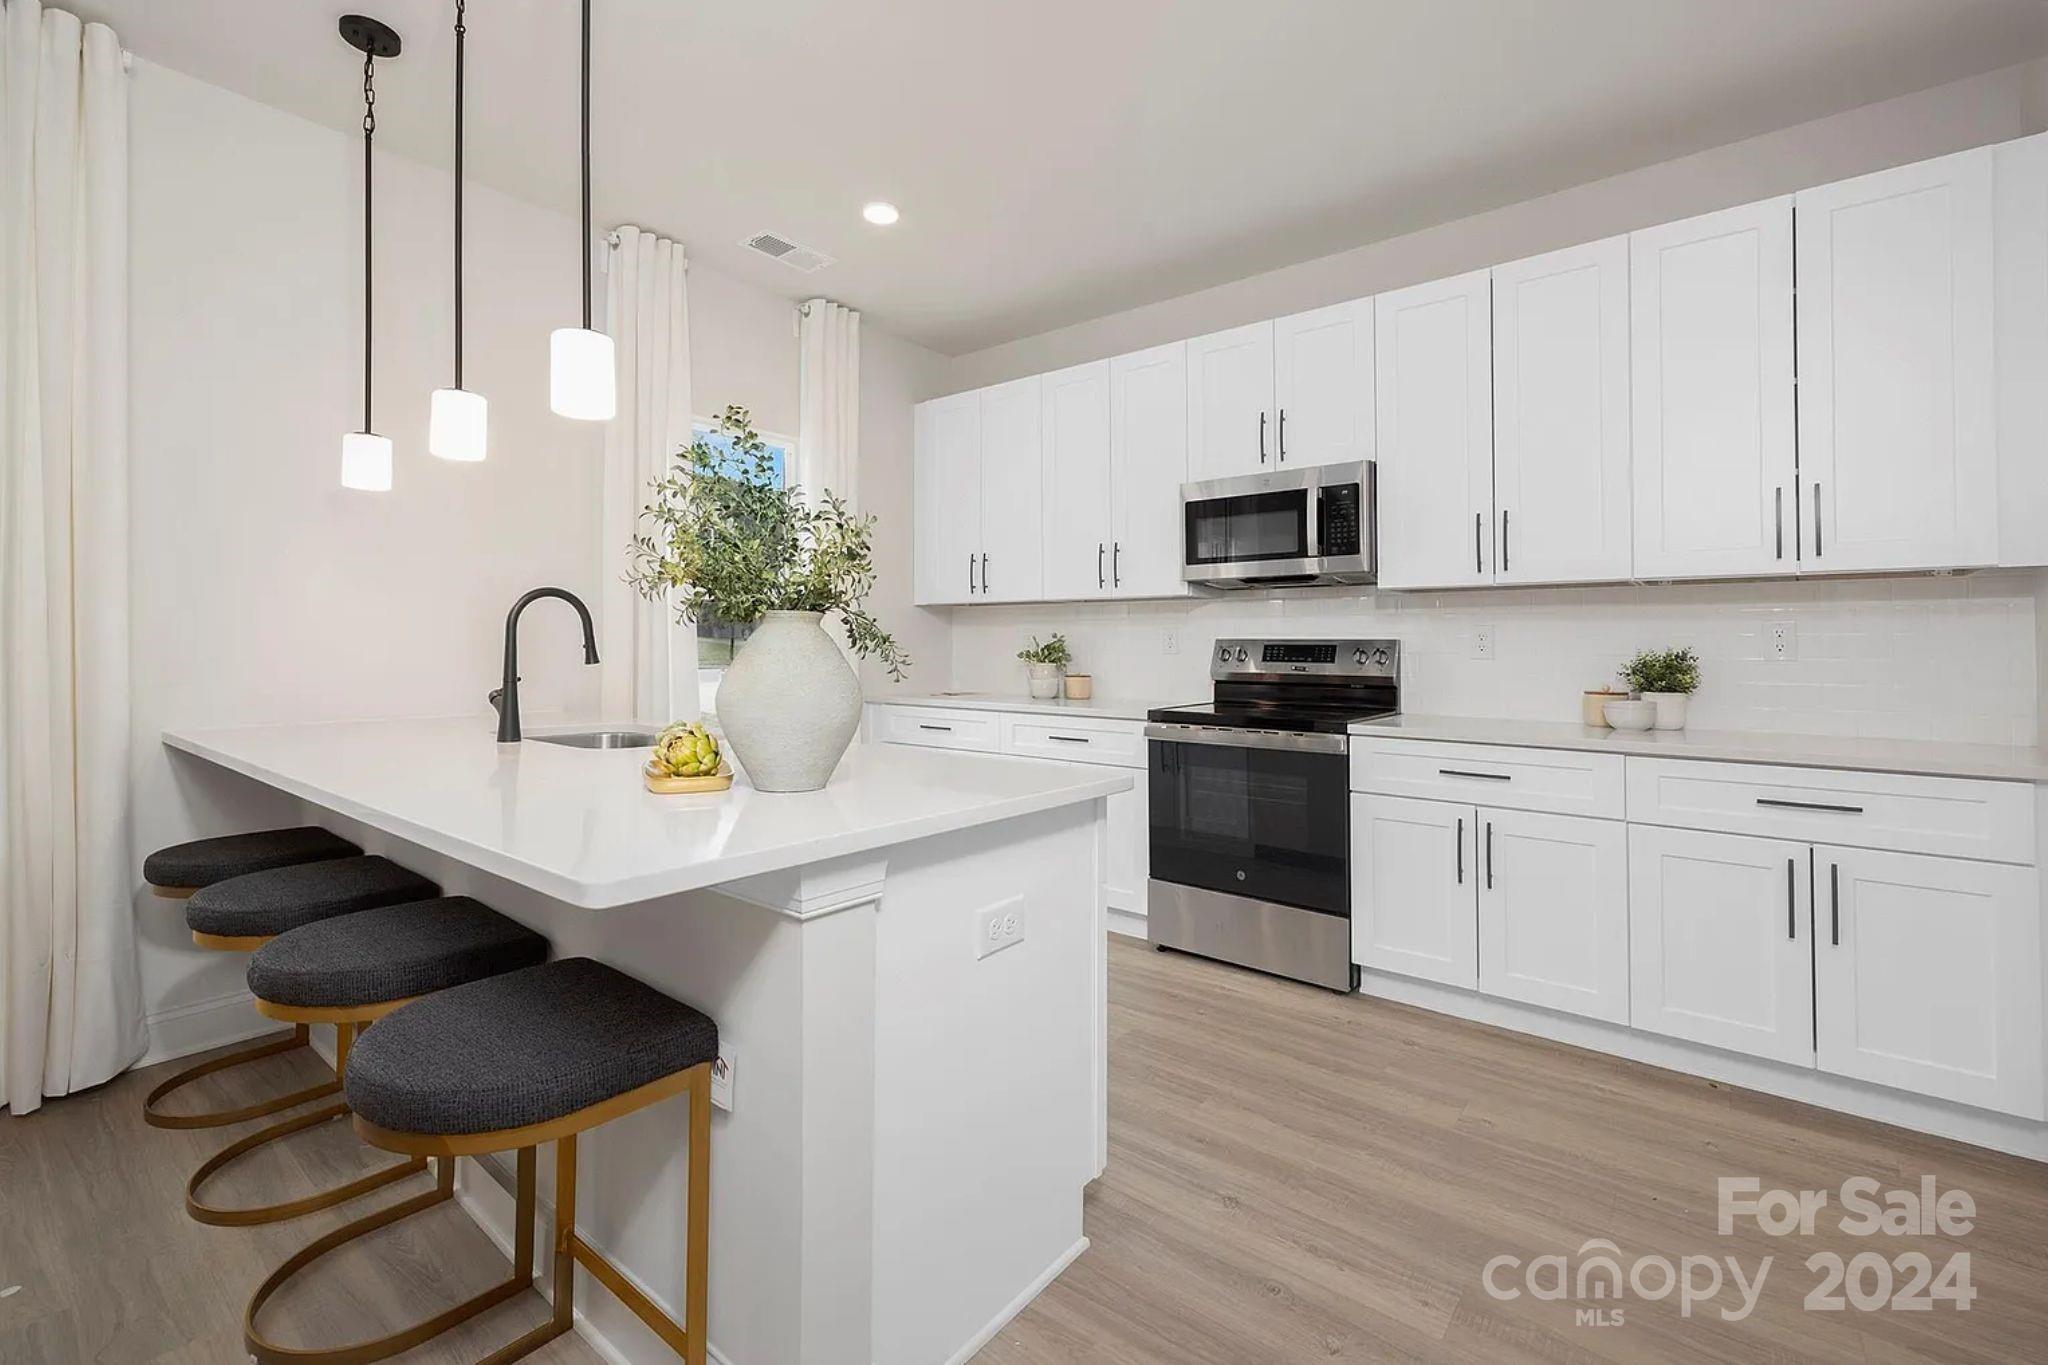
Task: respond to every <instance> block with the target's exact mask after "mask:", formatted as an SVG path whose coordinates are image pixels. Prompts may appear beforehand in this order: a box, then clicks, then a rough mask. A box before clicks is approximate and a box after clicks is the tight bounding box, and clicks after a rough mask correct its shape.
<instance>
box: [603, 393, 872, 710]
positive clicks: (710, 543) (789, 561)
mask: <svg viewBox="0 0 2048 1365" xmlns="http://www.w3.org/2000/svg"><path fill="white" fill-rule="evenodd" d="M718 429H719V432H720V433H721V434H722V435H723V436H724V437H725V438H726V439H727V440H729V441H730V442H731V445H732V451H731V453H730V454H727V453H725V452H722V451H719V450H717V449H715V448H714V447H713V446H712V445H711V444H710V443H709V442H708V441H704V440H698V441H696V442H695V443H693V444H692V445H691V446H690V447H689V448H688V449H686V450H684V451H682V452H680V453H679V454H678V455H677V456H676V462H675V465H674V467H673V468H672V469H671V470H670V472H669V473H668V474H667V475H666V476H665V477H663V478H660V479H657V480H655V481H654V484H653V488H652V491H653V495H654V499H653V501H652V502H650V503H648V504H647V506H646V507H645V508H643V509H642V510H641V513H640V520H641V525H642V527H643V530H642V532H641V534H639V535H636V536H634V538H633V545H632V549H631V550H630V551H629V552H628V554H629V563H628V567H627V570H626V581H627V582H629V583H631V584H632V585H633V586H634V588H635V589H637V590H638V591H639V593H640V594H641V596H643V597H646V598H648V599H649V600H651V601H659V600H660V599H661V598H662V597H663V596H664V595H666V596H667V597H668V598H669V600H671V601H672V602H674V603H675V607H676V614H677V616H678V617H679V618H680V619H682V620H686V621H691V622H694V621H696V620H697V619H698V618H699V617H700V616H705V615H708V616H711V617H713V618H715V619H717V620H720V621H725V622H728V623H730V624H733V625H742V626H744V625H751V624H752V623H754V622H755V621H758V620H760V619H761V617H762V615H763V614H764V613H766V612H771V611H815V612H838V613H839V618H840V620H841V621H843V622H844V623H845V626H846V642H847V644H848V645H849V646H851V647H852V649H853V652H854V653H855V654H858V655H860V656H861V657H862V658H875V659H879V660H880V661H881V663H882V665H883V667H885V668H887V669H888V670H889V676H890V677H892V678H897V679H901V678H902V677H903V674H904V670H905V669H907V668H909V666H910V656H909V655H908V654H907V653H905V652H904V650H903V647H902V646H901V645H899V644H897V643H896V640H895V638H894V637H893V636H891V635H890V634H889V632H888V631H886V630H884V629H882V626H881V623H880V622H878V621H876V620H875V618H874V617H872V616H870V615H869V614H868V612H867V609H866V607H865V606H864V605H863V604H864V603H865V602H866V601H867V597H868V594H869V593H870V592H872V591H873V590H874V586H875V561H874V545H873V538H874V529H875V519H874V518H873V517H871V516H868V517H862V516H856V515H854V513H853V511H852V510H851V509H850V508H848V507H847V505H846V503H845V501H844V500H842V499H841V498H840V497H839V495H838V494H836V493H827V494H825V496H824V497H823V498H822V499H820V500H818V501H816V502H813V501H811V500H809V499H807V498H805V497H804V496H803V492H802V490H801V489H797V488H778V487H776V486H775V462H774V457H773V456H771V455H770V454H769V453H768V447H767V444H766V443H765V442H763V441H762V440H761V437H760V434H759V433H758V432H756V431H755V430H754V424H753V420H752V418H751V417H750V416H749V415H748V413H747V410H746V409H745V408H743V407H738V406H733V407H728V408H727V409H726V410H725V412H724V414H723V415H721V416H720V417H719V419H718Z"/></svg>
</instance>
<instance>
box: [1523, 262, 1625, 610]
mask: <svg viewBox="0 0 2048 1365" xmlns="http://www.w3.org/2000/svg"><path fill="white" fill-rule="evenodd" d="M1628 273H1629V272H1628V239H1627V238H1626V237H1610V238H1608V239H1606V240H1605V241H1599V242H1590V243H1588V244H1586V245H1584V246H1575V247H1571V248H1569V249H1567V250H1564V251H1553V252H1551V253H1549V254H1548V255H1544V256H1536V257H1531V258H1530V259H1528V260H1525V261H1516V262H1514V263H1512V264H1510V265H1500V266H1495V267H1494V268H1493V500H1494V510H1495V516H1496V518H1497V522H1496V525H1497V544H1498V549H1499V554H1500V562H1499V566H1498V568H1497V570H1496V572H1495V573H1494V581H1495V582H1497V583H1584V582H1600V581H1613V580H1616V579H1626V578H1627V577H1628V576H1629V572H1630V559H1629V519H1630V513H1631V508H1630V503H1629V387H1628V374H1629V315H1628Z"/></svg>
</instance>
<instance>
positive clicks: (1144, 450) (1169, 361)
mask: <svg viewBox="0 0 2048 1365" xmlns="http://www.w3.org/2000/svg"><path fill="white" fill-rule="evenodd" d="M1109 467H1110V492H1111V497H1110V501H1111V503H1112V505H1113V506H1114V509H1115V511H1114V530H1115V535H1114V536H1113V537H1112V541H1111V544H1110V558H1109V565H1110V575H1109V590H1110V595H1111V596H1113V597H1183V596H1185V595H1186V594H1187V591H1188V585H1187V582H1186V580H1184V579H1183V578H1182V577H1181V576H1180V571H1181V551H1182V542H1183V540H1184V533H1183V531H1182V529H1181V510H1180V486H1181V485H1182V484H1184V483H1186V482H1187V479H1188V372H1187V348H1186V346H1185V345H1184V344H1183V343H1181V342H1178V341H1176V342H1174V343H1173V344H1172V345H1170V346H1155V347H1153V348H1152V349H1151V350H1149V351H1137V352H1134V353H1132V354H1130V355H1120V356H1118V357H1116V359H1114V360H1112V361H1110V362H1109Z"/></svg>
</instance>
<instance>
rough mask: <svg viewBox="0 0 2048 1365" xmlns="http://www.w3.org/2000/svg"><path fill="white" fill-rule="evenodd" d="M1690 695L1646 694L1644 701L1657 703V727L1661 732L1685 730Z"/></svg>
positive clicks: (1644, 694)
mask: <svg viewBox="0 0 2048 1365" xmlns="http://www.w3.org/2000/svg"><path fill="white" fill-rule="evenodd" d="M1687 699H1688V694H1687V693H1684V692H1645V693H1643V700H1644V701H1653V702H1655V703H1657V725H1656V728H1657V729H1659V730H1683V729H1684V728H1685V703H1686V701H1687Z"/></svg>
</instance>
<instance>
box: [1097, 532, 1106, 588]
mask: <svg viewBox="0 0 2048 1365" xmlns="http://www.w3.org/2000/svg"><path fill="white" fill-rule="evenodd" d="M1103 554H1104V549H1103V544H1102V542H1101V541H1099V540H1098V541H1096V542H1095V586H1096V587H1098V588H1100V587H1104V586H1105V584H1104V582H1103V578H1102V556H1103Z"/></svg>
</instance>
